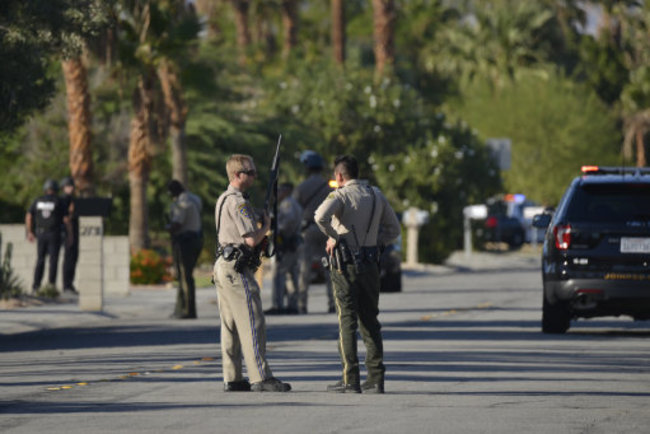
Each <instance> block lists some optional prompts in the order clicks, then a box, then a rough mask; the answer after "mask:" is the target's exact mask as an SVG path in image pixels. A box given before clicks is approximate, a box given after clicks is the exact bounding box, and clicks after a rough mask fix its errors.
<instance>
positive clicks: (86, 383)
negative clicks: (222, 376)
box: [45, 357, 216, 392]
mask: <svg viewBox="0 0 650 434" xmlns="http://www.w3.org/2000/svg"><path fill="white" fill-rule="evenodd" d="M214 360H216V359H215V358H214V357H201V358H200V359H199V360H194V361H193V362H192V364H193V365H200V364H201V363H202V362H212V361H214ZM184 367H185V365H181V364H177V365H174V366H172V367H170V368H168V369H164V368H163V369H155V370H152V371H145V372H129V373H127V374H122V375H120V376H118V377H116V378H113V379H110V378H102V379H101V380H96V381H79V382H76V383H75V384H66V385H62V386H52V387H47V388H45V390H47V391H48V392H59V391H61V390H70V389H73V388H74V387H75V386H79V387H83V386H90V385H91V384H93V383H109V382H112V381H121V380H128V379H129V378H133V377H138V376H140V375H151V374H152V373H162V372H167V371H168V370H170V369H171V370H172V371H178V370H180V369H183V368H184Z"/></svg>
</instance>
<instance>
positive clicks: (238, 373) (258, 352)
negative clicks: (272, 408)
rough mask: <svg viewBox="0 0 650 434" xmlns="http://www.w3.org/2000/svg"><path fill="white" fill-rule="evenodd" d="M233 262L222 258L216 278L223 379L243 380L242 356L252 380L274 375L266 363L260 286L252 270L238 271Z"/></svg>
mask: <svg viewBox="0 0 650 434" xmlns="http://www.w3.org/2000/svg"><path fill="white" fill-rule="evenodd" d="M234 264H235V263H234V261H231V262H228V261H225V260H224V259H223V257H220V258H219V259H217V262H216V263H215V264H214V281H215V284H216V287H217V298H218V300H219V315H220V317H221V357H222V364H223V381H224V382H226V383H227V382H231V381H241V380H243V375H242V357H243V359H244V362H245V363H246V372H247V373H248V379H249V381H250V382H251V383H258V382H260V381H262V380H264V379H267V378H271V377H272V376H273V374H272V372H271V369H270V368H269V366H268V363H267V362H266V326H265V324H264V314H263V311H262V300H261V299H260V287H259V285H258V284H257V282H256V281H255V276H254V275H253V273H251V272H250V271H246V272H244V273H237V272H236V271H235V269H234Z"/></svg>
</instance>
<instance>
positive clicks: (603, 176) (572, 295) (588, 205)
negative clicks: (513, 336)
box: [533, 166, 650, 333]
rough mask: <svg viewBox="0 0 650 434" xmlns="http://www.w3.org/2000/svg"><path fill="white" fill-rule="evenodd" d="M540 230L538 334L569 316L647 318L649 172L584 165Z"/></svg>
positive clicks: (539, 222) (562, 328)
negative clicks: (541, 287)
mask: <svg viewBox="0 0 650 434" xmlns="http://www.w3.org/2000/svg"><path fill="white" fill-rule="evenodd" d="M582 172H583V174H582V176H580V177H577V178H575V179H574V180H573V182H571V185H570V186H569V187H568V188H567V190H566V192H565V193H564V196H563V197H562V200H561V201H560V204H559V205H558V208H557V211H556V212H555V213H554V215H550V214H539V215H536V216H535V218H534V219H533V226H535V227H538V228H546V227H548V230H547V231H546V237H545V239H544V249H543V253H542V279H543V285H544V296H543V308H542V331H543V332H544V333H564V332H566V331H567V330H568V329H569V326H570V321H571V320H572V319H574V318H590V317H596V316H608V315H615V316H618V315H629V316H631V317H633V318H634V319H650V169H644V168H630V167H624V168H620V167H598V166H584V167H583V168H582Z"/></svg>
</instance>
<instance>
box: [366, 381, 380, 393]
mask: <svg viewBox="0 0 650 434" xmlns="http://www.w3.org/2000/svg"><path fill="white" fill-rule="evenodd" d="M361 391H362V392H363V393H384V382H383V381H376V382H370V381H366V382H364V383H363V384H362V385H361Z"/></svg>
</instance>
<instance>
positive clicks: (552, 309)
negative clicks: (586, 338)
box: [542, 296, 571, 334]
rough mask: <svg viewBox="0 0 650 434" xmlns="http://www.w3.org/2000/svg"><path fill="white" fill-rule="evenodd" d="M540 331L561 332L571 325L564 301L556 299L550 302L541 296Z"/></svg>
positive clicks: (567, 308)
mask: <svg viewBox="0 0 650 434" xmlns="http://www.w3.org/2000/svg"><path fill="white" fill-rule="evenodd" d="M543 299H544V302H543V306H542V332H544V333H555V334H561V333H566V331H567V330H569V326H570V325H571V312H570V311H569V305H568V303H566V302H561V301H557V302H555V304H551V303H549V302H548V301H547V300H546V296H543Z"/></svg>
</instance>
